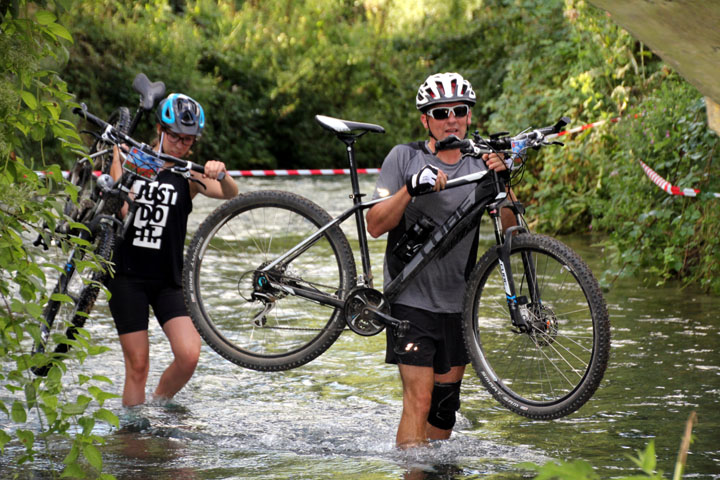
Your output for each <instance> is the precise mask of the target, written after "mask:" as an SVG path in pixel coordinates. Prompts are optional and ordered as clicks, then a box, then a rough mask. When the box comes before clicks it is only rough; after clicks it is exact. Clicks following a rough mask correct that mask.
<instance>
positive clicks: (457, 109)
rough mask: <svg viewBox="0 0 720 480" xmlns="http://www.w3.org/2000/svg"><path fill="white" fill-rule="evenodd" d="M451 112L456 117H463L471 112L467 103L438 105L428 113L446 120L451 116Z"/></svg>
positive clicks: (438, 118) (437, 118) (436, 118)
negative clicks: (451, 105)
mask: <svg viewBox="0 0 720 480" xmlns="http://www.w3.org/2000/svg"><path fill="white" fill-rule="evenodd" d="M450 112H452V113H453V115H455V118H462V117H464V116H466V115H467V114H468V112H470V107H468V106H467V105H455V106H454V107H437V108H431V109H430V110H428V111H427V114H428V115H429V116H431V117H432V118H434V119H435V120H446V119H448V118H450Z"/></svg>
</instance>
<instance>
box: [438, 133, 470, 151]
mask: <svg viewBox="0 0 720 480" xmlns="http://www.w3.org/2000/svg"><path fill="white" fill-rule="evenodd" d="M469 146H471V145H470V141H469V140H461V139H459V138H458V137H457V136H456V135H450V136H449V137H447V138H443V139H442V140H440V141H438V142H435V150H436V151H438V152H439V151H441V150H454V149H456V148H463V147H469Z"/></svg>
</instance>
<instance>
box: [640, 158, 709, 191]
mask: <svg viewBox="0 0 720 480" xmlns="http://www.w3.org/2000/svg"><path fill="white" fill-rule="evenodd" d="M638 162H640V165H641V166H642V168H643V170H645V174H646V175H647V176H648V177H649V178H650V180H652V181H653V183H654V184H655V185H657V186H658V187H660V189H661V190H664V191H665V192H666V193H667V194H668V195H679V196H683V197H695V196H697V194H698V193H700V190H698V189H696V188H679V187H676V186H674V185H672V184H671V183H670V182H668V181H667V180H665V179H664V178H663V177H661V176H660V175H658V174H657V172H655V170H653V169H652V168H650V167H648V166H647V165H646V164H645V162H643V161H642V160H638ZM711 194H712V195H713V196H714V197H716V198H720V193H715V192H712V193H711Z"/></svg>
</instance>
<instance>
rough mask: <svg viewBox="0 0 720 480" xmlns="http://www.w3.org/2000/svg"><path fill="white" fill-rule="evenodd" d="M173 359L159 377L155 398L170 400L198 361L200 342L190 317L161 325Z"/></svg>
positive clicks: (192, 371) (189, 375) (191, 372)
mask: <svg viewBox="0 0 720 480" xmlns="http://www.w3.org/2000/svg"><path fill="white" fill-rule="evenodd" d="M163 330H164V331H165V335H166V336H167V338H168V340H170V346H171V348H172V351H173V355H174V357H175V358H174V359H173V362H172V363H171V364H170V366H169V367H168V368H167V369H166V370H165V371H164V372H163V374H162V376H161V377H160V382H159V383H158V386H157V389H156V390H155V398H162V399H170V398H172V397H173V396H174V395H175V394H176V393H177V392H179V391H180V389H181V388H183V387H184V386H185V384H186V383H187V382H188V380H190V377H192V375H193V373H194V372H195V367H196V366H197V363H198V359H199V358H200V347H201V346H202V340H201V338H200V335H199V334H198V332H197V330H195V327H194V326H193V323H192V320H191V319H190V317H175V318H172V319H170V320H168V321H167V322H166V323H165V325H163Z"/></svg>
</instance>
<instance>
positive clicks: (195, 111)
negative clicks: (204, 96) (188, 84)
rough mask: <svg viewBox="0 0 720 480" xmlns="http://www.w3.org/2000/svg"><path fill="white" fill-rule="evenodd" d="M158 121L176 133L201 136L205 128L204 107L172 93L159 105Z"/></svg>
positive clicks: (157, 111)
mask: <svg viewBox="0 0 720 480" xmlns="http://www.w3.org/2000/svg"><path fill="white" fill-rule="evenodd" d="M155 116H156V117H157V121H158V122H159V123H160V124H161V125H162V126H164V127H166V128H169V129H170V130H171V131H173V132H175V133H181V134H183V135H196V136H200V134H201V133H202V130H203V127H205V112H204V111H203V108H202V106H200V104H199V103H198V102H196V101H195V100H193V99H192V98H190V97H188V96H187V95H183V94H182V93H172V94H170V95H169V96H168V97H167V98H165V99H164V100H163V101H161V102H160V105H158V108H157V110H156V111H155Z"/></svg>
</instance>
